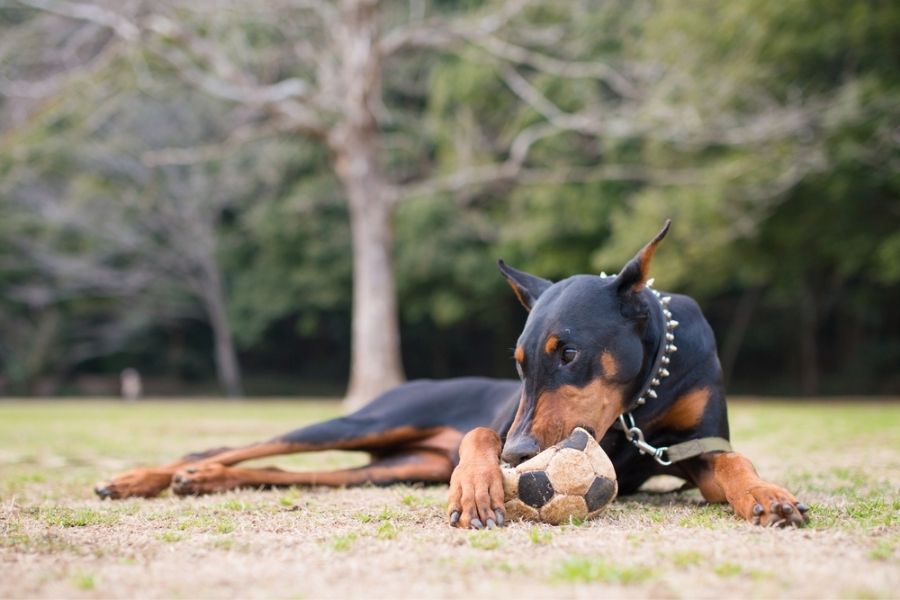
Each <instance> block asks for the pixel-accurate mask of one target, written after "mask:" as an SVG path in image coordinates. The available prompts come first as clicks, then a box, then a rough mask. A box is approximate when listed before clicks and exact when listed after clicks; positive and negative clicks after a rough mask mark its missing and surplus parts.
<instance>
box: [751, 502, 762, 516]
mask: <svg viewBox="0 0 900 600" xmlns="http://www.w3.org/2000/svg"><path fill="white" fill-rule="evenodd" d="M762 512H763V505H762V504H759V503H756V504H754V505H753V516H754V517H758V516H759V515H761V514H762Z"/></svg>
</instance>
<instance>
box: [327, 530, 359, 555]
mask: <svg viewBox="0 0 900 600" xmlns="http://www.w3.org/2000/svg"><path fill="white" fill-rule="evenodd" d="M358 537H359V536H358V535H356V534H355V533H346V534H344V535H338V536H335V537H334V538H333V539H332V540H331V547H332V548H333V549H335V550H337V551H338V552H346V551H347V550H349V549H350V547H351V546H352V545H353V542H355V541H356V539H357V538H358Z"/></svg>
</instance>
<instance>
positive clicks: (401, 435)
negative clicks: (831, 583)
mask: <svg viewBox="0 0 900 600" xmlns="http://www.w3.org/2000/svg"><path fill="white" fill-rule="evenodd" d="M667 230H668V223H667V224H666V226H665V227H664V228H663V230H662V231H661V232H660V233H659V234H658V235H657V236H656V237H655V238H654V239H653V240H652V241H651V242H650V243H649V244H647V245H646V246H645V247H644V248H643V249H642V250H641V251H640V252H639V253H638V254H637V255H636V256H635V257H634V258H633V259H632V260H631V261H629V262H628V264H627V265H625V267H624V268H623V269H622V271H621V272H620V273H619V274H618V275H616V276H605V275H602V276H593V275H576V276H574V277H570V278H568V279H565V280H563V281H559V282H557V283H551V282H550V281H547V280H544V279H541V278H538V277H535V276H533V275H529V274H527V273H523V272H521V271H517V270H515V269H513V268H511V267H508V266H506V265H505V264H504V263H503V262H502V261H501V262H500V270H501V272H502V273H503V275H504V277H506V279H507V281H508V282H509V284H510V285H511V286H512V288H513V290H514V291H515V293H516V295H517V296H518V298H519V300H520V301H521V302H522V304H523V305H524V306H525V308H526V309H527V310H528V311H529V313H530V314H529V315H528V320H527V322H526V324H525V329H524V331H523V332H522V335H521V336H520V338H519V341H518V345H517V347H516V349H515V361H516V367H517V369H518V371H519V376H520V378H521V381H518V382H515V381H500V380H491V379H480V378H463V379H454V380H448V381H414V382H411V383H408V384H405V385H401V386H399V387H397V388H395V389H393V390H390V391H388V392H386V393H385V394H383V395H381V396H379V397H378V398H376V399H375V400H374V401H372V402H371V403H370V404H369V405H368V406H366V407H365V408H363V409H362V410H360V411H358V412H356V413H354V414H351V415H349V416H346V417H341V418H337V419H333V420H331V421H326V422H323V423H319V424H315V425H310V426H308V427H304V428H301V429H298V430H296V431H292V432H290V433H288V434H285V435H282V436H280V437H277V438H274V439H272V440H271V441H268V442H263V443H258V444H254V445H250V446H246V447H243V448H237V449H231V448H220V449H216V450H210V451H207V452H203V453H198V454H193V455H189V456H187V457H185V458H184V459H182V460H180V461H177V462H175V463H172V464H169V465H166V466H162V467H157V468H147V469H135V470H132V471H128V472H126V473H123V474H121V475H118V476H116V477H114V478H113V479H112V480H110V481H108V482H104V483H101V484H99V485H98V486H97V487H96V492H97V494H98V495H99V496H100V497H102V498H125V497H129V496H144V497H150V496H155V495H156V494H159V493H160V492H161V491H163V490H165V489H166V488H168V487H169V486H172V488H173V490H174V492H175V493H176V494H180V495H187V494H205V493H212V492H221V491H224V490H229V489H234V488H238V487H271V486H290V485H330V486H345V485H356V484H364V483H373V484H389V483H395V482H426V483H445V482H448V481H449V482H450V497H449V505H448V518H449V521H450V523H451V524H453V525H455V526H457V527H474V528H481V527H493V526H494V525H502V524H503V521H504V510H503V487H502V484H501V476H500V461H501V459H502V460H503V461H506V462H508V463H511V464H518V463H519V462H521V461H523V460H525V459H527V458H529V457H531V456H533V455H535V454H536V453H538V452H539V451H541V450H542V449H544V448H547V447H548V446H550V445H553V444H555V443H557V442H559V441H561V440H562V439H564V438H565V437H566V436H567V435H568V434H569V433H570V432H571V431H572V429H573V428H574V427H577V426H581V427H584V428H586V429H588V430H589V431H592V432H593V433H594V435H595V436H596V437H597V439H599V440H600V441H601V445H602V447H603V449H604V450H605V451H606V452H607V453H608V454H609V456H610V458H611V459H612V461H613V464H614V465H615V469H616V475H617V477H618V480H619V490H620V493H623V494H627V493H629V492H633V491H635V490H637V489H638V487H639V486H640V485H641V484H642V483H643V482H645V481H646V480H647V479H648V478H650V477H651V476H653V475H658V474H670V475H677V476H680V477H683V478H685V479H686V480H688V482H690V483H692V484H694V485H696V486H697V487H698V488H699V489H700V491H701V493H702V494H703V497H704V498H706V500H708V501H710V502H726V501H727V502H729V503H730V504H731V505H732V507H733V508H734V511H735V513H736V514H737V515H739V516H740V517H742V518H744V519H747V520H749V521H752V522H754V523H758V524H760V525H773V526H786V525H800V524H802V523H803V522H804V521H805V519H806V515H805V513H806V510H807V509H806V507H805V506H804V505H803V504H800V503H798V502H797V499H796V498H795V497H794V496H793V495H792V494H791V493H790V492H788V491H786V490H785V489H783V488H781V487H780V486H777V485H774V484H771V483H768V482H766V481H764V480H762V479H760V478H759V476H758V475H757V474H756V471H755V470H754V468H753V465H752V464H751V463H750V461H749V460H747V459H746V458H744V457H743V456H741V455H740V454H737V453H735V452H732V451H731V449H730V446H729V445H728V442H727V438H728V420H727V415H726V408H725V395H724V392H723V389H722V375H721V370H720V367H719V360H718V357H717V355H716V346H715V340H714V338H713V334H712V330H711V329H710V327H709V325H708V324H707V322H706V320H705V319H704V318H703V315H702V314H701V312H700V309H699V307H698V306H697V304H696V303H695V302H694V301H693V300H691V299H690V298H688V297H686V296H679V295H672V296H662V295H661V294H659V292H657V291H655V290H653V289H652V287H651V285H650V282H649V281H648V279H647V273H648V269H649V266H650V261H651V258H652V257H653V253H654V251H655V250H656V247H657V245H658V244H659V242H660V240H662V238H663V237H664V236H665V234H666V232H667ZM676 345H677V347H676ZM614 425H616V427H614ZM617 427H618V428H617ZM329 449H344V450H357V451H365V452H368V453H370V454H371V456H372V461H371V463H370V464H368V465H367V466H364V467H359V468H355V469H344V470H338V471H325V472H289V471H283V470H280V469H274V468H270V469H243V468H236V467H234V466H233V465H235V464H237V463H240V462H242V461H245V460H249V459H255V458H261V457H266V456H273V455H277V454H287V453H293V452H309V451H317V450H329Z"/></svg>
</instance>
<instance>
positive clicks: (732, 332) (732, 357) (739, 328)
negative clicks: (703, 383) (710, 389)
mask: <svg viewBox="0 0 900 600" xmlns="http://www.w3.org/2000/svg"><path fill="white" fill-rule="evenodd" d="M761 295H762V288H761V287H757V286H752V287H748V288H746V289H744V291H743V293H742V294H741V299H740V300H739V301H738V304H737V307H736V308H735V311H734V316H733V317H732V319H731V326H730V327H729V328H728V334H727V336H726V337H725V343H724V344H722V351H721V352H720V356H721V358H722V374H723V379H724V380H725V385H726V386H727V385H728V384H729V383H730V382H731V378H732V376H733V375H734V367H735V365H736V364H737V357H738V353H739V352H740V350H741V346H742V345H743V342H744V337H745V336H746V335H747V329H748V328H749V326H750V319H751V317H752V316H753V311H754V310H755V309H756V304H757V302H758V300H759V297H760V296H761Z"/></svg>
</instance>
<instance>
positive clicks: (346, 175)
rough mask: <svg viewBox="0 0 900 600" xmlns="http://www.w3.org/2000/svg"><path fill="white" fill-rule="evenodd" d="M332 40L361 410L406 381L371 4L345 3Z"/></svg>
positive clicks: (354, 400) (353, 382) (337, 154)
mask: <svg viewBox="0 0 900 600" xmlns="http://www.w3.org/2000/svg"><path fill="white" fill-rule="evenodd" d="M337 35H338V42H339V43H338V46H337V47H338V48H339V49H340V52H341V56H340V69H339V78H340V85H341V89H342V90H343V96H342V100H343V102H342V106H341V113H342V118H341V120H340V122H338V123H337V124H336V125H335V126H334V127H333V129H332V130H331V132H330V135H329V136H328V142H329V145H330V146H331V149H332V152H333V156H334V160H335V172H336V173H337V175H338V177H339V178H340V180H341V183H342V184H343V187H344V191H345V193H346V195H347V202H348V204H349V208H350V210H349V212H350V228H351V232H352V236H351V237H352V243H353V317H352V320H353V324H352V339H351V362H350V384H349V387H348V390H347V397H346V399H345V401H344V403H345V407H346V408H347V409H350V410H352V409H356V408H359V407H360V406H363V405H364V404H366V403H367V402H369V401H370V400H372V399H373V398H374V397H375V396H377V395H378V394H380V393H381V392H383V391H385V390H386V389H388V388H390V387H393V386H395V385H397V384H399V383H401V382H402V381H403V379H404V376H403V366H402V362H401V358H400V329H399V325H398V319H397V298H396V286H395V283H394V265H393V260H392V257H391V252H392V246H393V223H392V221H393V216H394V209H393V204H392V199H391V197H390V194H389V186H388V185H387V182H386V179H385V177H384V173H383V168H382V165H381V164H380V162H379V160H378V157H379V144H378V133H379V131H378V123H377V120H376V118H375V110H376V108H377V106H378V105H379V103H380V94H381V57H380V55H379V51H378V49H377V46H376V44H377V41H378V21H377V3H376V2H373V1H372V0H344V2H342V3H341V24H340V28H339V31H338V32H337Z"/></svg>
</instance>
